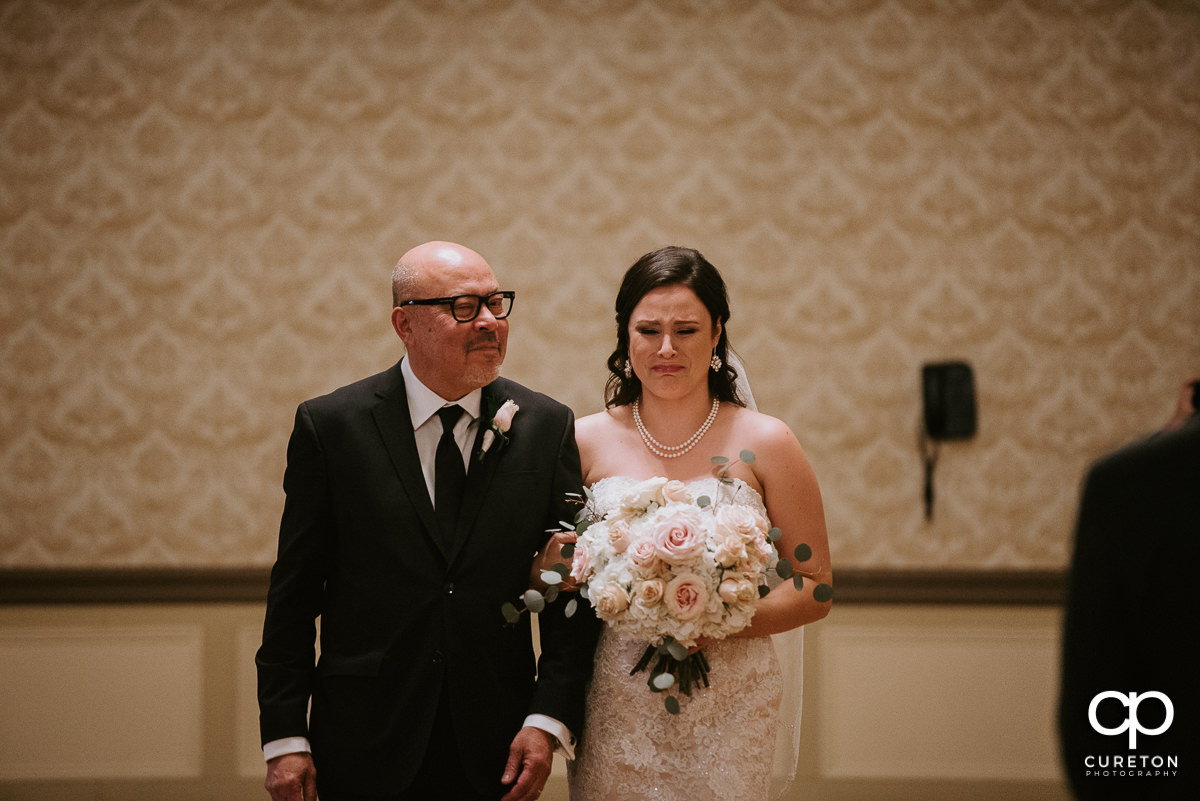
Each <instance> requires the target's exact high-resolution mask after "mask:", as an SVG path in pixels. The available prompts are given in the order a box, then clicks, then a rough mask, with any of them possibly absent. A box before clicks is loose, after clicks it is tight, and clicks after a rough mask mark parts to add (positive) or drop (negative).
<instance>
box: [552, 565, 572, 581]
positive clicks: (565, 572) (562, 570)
mask: <svg viewBox="0 0 1200 801" xmlns="http://www.w3.org/2000/svg"><path fill="white" fill-rule="evenodd" d="M550 569H551V570H553V571H554V572H555V573H557V574H558V575H560V576H562V577H563V578H566V577H567V576H569V575H571V568H569V567H567V566H566V565H564V564H563V563H562V562H556V563H555V564H554V565H553V566H552V567H551V568H550Z"/></svg>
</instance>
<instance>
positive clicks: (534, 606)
mask: <svg viewBox="0 0 1200 801" xmlns="http://www.w3.org/2000/svg"><path fill="white" fill-rule="evenodd" d="M521 600H523V601H524V602H525V608H526V609H528V610H529V611H530V612H540V611H542V610H543V609H545V608H546V599H545V597H544V596H543V595H542V594H541V593H540V592H538V591H537V590H525V594H524V595H522V596H521Z"/></svg>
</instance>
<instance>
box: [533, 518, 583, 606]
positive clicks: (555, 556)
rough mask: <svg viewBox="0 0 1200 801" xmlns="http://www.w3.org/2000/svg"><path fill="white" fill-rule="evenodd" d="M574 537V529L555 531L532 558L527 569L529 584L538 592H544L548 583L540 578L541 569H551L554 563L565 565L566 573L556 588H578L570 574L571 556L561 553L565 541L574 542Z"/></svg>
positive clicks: (563, 589) (568, 590) (566, 589)
mask: <svg viewBox="0 0 1200 801" xmlns="http://www.w3.org/2000/svg"><path fill="white" fill-rule="evenodd" d="M576 539H577V536H576V534H575V532H574V531H557V532H555V533H554V535H553V536H551V537H550V540H549V541H548V542H547V543H546V544H545V546H543V547H542V550H541V551H539V552H538V554H537V556H535V557H534V558H533V565H532V566H531V567H530V570H529V586H531V587H533V588H534V589H536V590H538V591H539V592H545V591H546V589H547V588H548V587H549V585H548V584H546V582H545V581H543V580H542V571H545V570H549V571H553V570H554V566H555V565H566V566H567V571H568V575H566V576H564V577H563V580H562V583H561V584H559V585H558V588H559V590H561V591H563V592H570V591H571V590H575V589H578V588H579V587H578V585H577V584H576V583H575V581H574V580H573V579H572V578H571V576H570V569H571V558H570V557H566V556H563V554H562V549H563V546H564V545H566V544H567V543H574V542H575V540H576Z"/></svg>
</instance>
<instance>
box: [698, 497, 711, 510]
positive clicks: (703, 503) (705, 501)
mask: <svg viewBox="0 0 1200 801" xmlns="http://www.w3.org/2000/svg"><path fill="white" fill-rule="evenodd" d="M711 503H712V498H710V497H708V496H707V495H701V496H700V497H699V498H697V499H696V505H697V506H699V507H700V508H701V509H703V508H704V507H706V506H708V505H709V504H711Z"/></svg>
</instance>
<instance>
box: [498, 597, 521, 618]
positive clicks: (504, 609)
mask: <svg viewBox="0 0 1200 801" xmlns="http://www.w3.org/2000/svg"><path fill="white" fill-rule="evenodd" d="M500 613H501V614H503V615H504V619H505V620H506V621H508V622H509V623H518V622H520V620H521V613H520V612H519V611H517V607H516V605H514V604H512V603H509V602H508V601H505V602H504V604H503V605H502V606H501V607H500Z"/></svg>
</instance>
